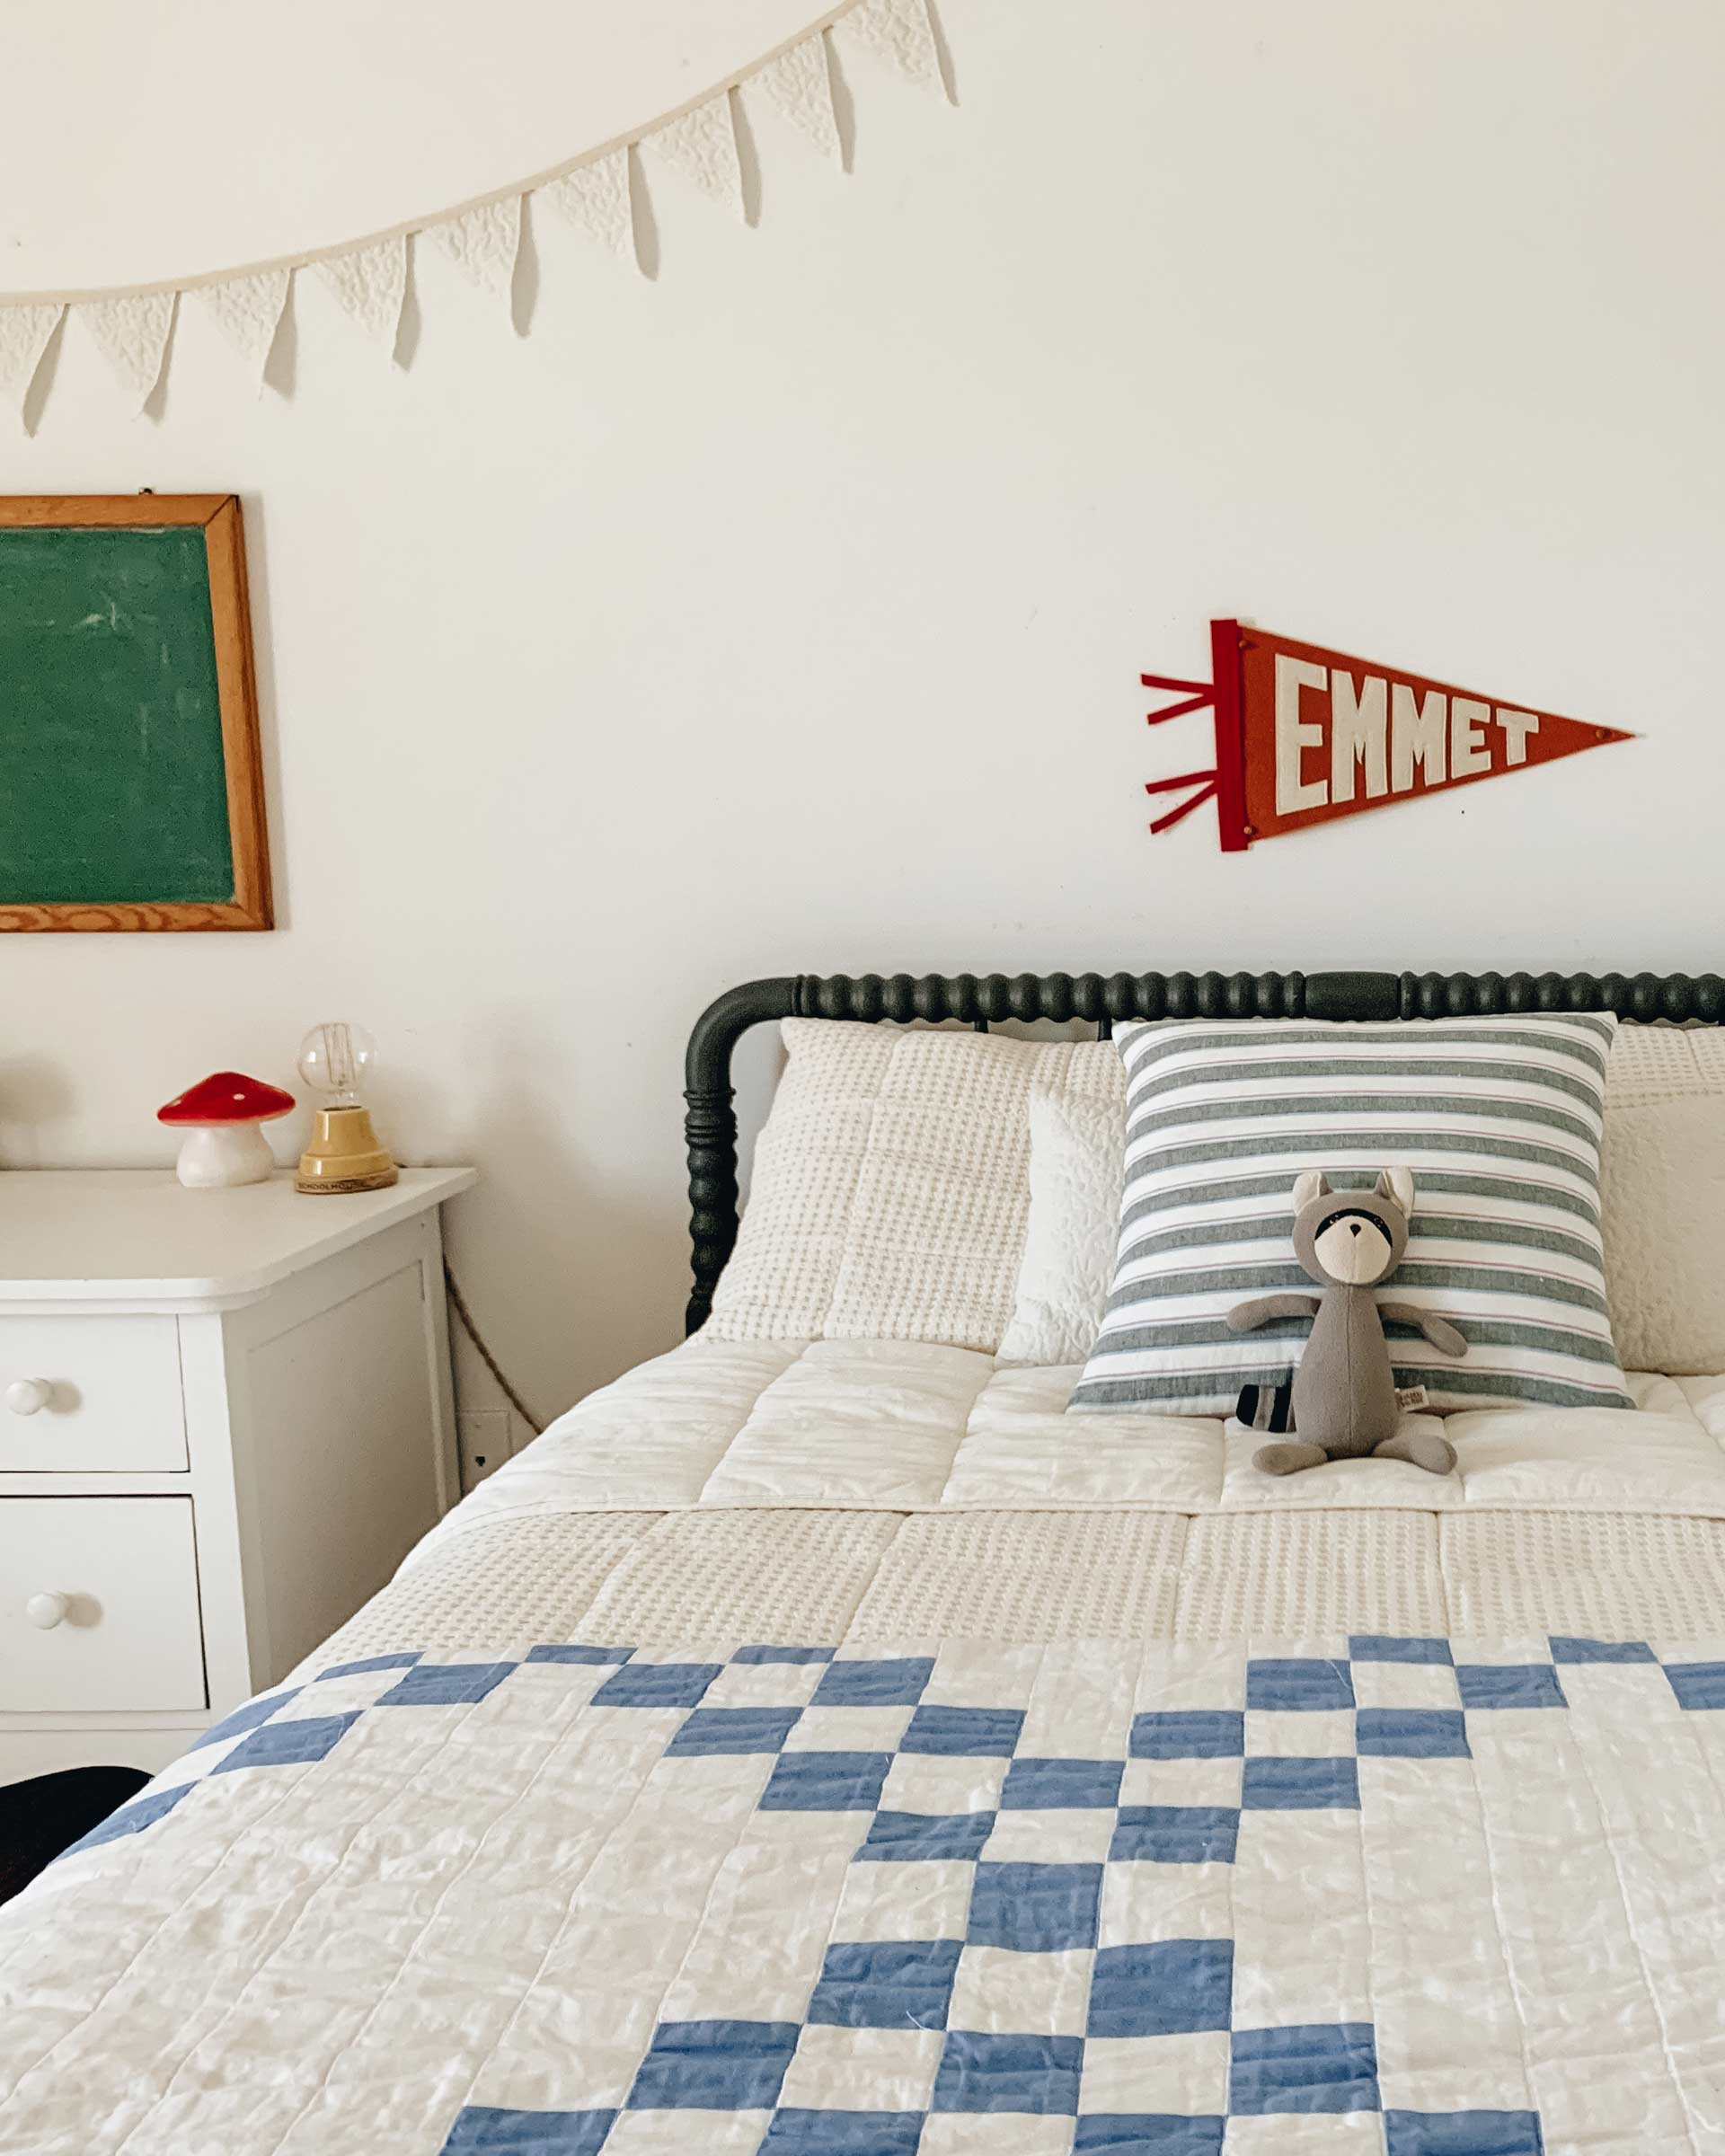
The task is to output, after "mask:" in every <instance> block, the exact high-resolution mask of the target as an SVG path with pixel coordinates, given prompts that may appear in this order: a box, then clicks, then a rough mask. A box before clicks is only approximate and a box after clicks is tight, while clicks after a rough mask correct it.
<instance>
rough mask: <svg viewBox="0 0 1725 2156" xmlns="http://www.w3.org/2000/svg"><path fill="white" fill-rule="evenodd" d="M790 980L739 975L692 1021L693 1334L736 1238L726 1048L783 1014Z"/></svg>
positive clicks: (793, 989) (791, 998) (687, 1086)
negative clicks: (734, 985) (740, 982)
mask: <svg viewBox="0 0 1725 2156" xmlns="http://www.w3.org/2000/svg"><path fill="white" fill-rule="evenodd" d="M796 1007H797V983H796V981H795V979H794V978H792V977H791V976H783V977H781V978H779V979H776V980H764V981H745V982H744V983H743V985H741V986H740V987H739V988H731V989H728V990H727V991H726V993H725V994H723V995H721V996H720V997H719V999H718V1000H717V1002H715V1003H709V1004H708V1005H707V1007H706V1009H705V1010H704V1011H703V1012H702V1013H701V1015H700V1017H699V1018H698V1019H696V1021H695V1022H694V1032H692V1033H691V1034H690V1035H689V1052H688V1058H687V1061H686V1065H685V1072H684V1093H683V1098H684V1100H686V1101H687V1103H688V1109H687V1112H686V1115H685V1116H684V1118H683V1135H684V1138H685V1140H686V1144H687V1145H688V1153H689V1243H690V1260H689V1262H690V1267H691V1269H692V1270H693V1272H694V1292H693V1293H692V1294H690V1296H689V1304H688V1309H687V1311H686V1312H685V1314H684V1330H685V1331H686V1332H697V1331H699V1330H700V1329H701V1327H702V1326H703V1325H704V1324H705V1323H706V1321H707V1315H708V1312H710V1311H711V1310H712V1291H713V1289H714V1287H715V1286H717V1285H718V1281H719V1276H720V1274H721V1272H723V1271H724V1269H725V1260H726V1259H727V1258H729V1257H730V1252H731V1247H732V1245H733V1244H734V1243H735V1242H736V1241H737V1110H736V1109H735V1108H734V1106H733V1105H732V1103H733V1102H734V1100H736V1097H737V1094H736V1088H735V1087H734V1086H733V1085H732V1084H731V1082H730V1056H731V1050H732V1049H733V1048H734V1047H736V1046H737V1043H738V1041H739V1039H740V1038H742V1036H743V1035H744V1034H745V1033H746V1032H747V1030H748V1029H749V1028H750V1027H751V1026H757V1025H760V1024H761V1023H763V1022H764V1021H766V1020H769V1019H775V1018H789V1017H790V1015H791V1013H792V1012H793V1011H794V1010H795V1009H796Z"/></svg>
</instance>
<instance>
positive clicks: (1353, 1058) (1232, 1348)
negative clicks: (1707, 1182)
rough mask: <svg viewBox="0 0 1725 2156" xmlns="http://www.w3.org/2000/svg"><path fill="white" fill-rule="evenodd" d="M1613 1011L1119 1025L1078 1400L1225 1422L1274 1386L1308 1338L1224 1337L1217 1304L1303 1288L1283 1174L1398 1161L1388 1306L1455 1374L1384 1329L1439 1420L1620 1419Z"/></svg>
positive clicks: (1279, 1334) (1623, 1401)
mask: <svg viewBox="0 0 1725 2156" xmlns="http://www.w3.org/2000/svg"><path fill="white" fill-rule="evenodd" d="M1615 1027H1616V1021H1615V1019H1614V1018H1613V1017H1611V1016H1609V1015H1603V1014H1600V1013H1597V1012H1585V1013H1577V1014H1575V1015H1572V1016H1562V1017H1555V1016H1553V1017H1537V1018H1524V1017H1512V1018H1477V1019H1473V1018H1470V1019H1438V1020H1415V1021H1401V1022H1398V1023H1395V1024H1391V1025H1355V1024H1338V1025H1324V1024H1319V1023H1314V1022H1308V1021H1305V1020H1300V1019H1290V1020H1276V1021H1265V1020H1242V1021H1216V1022H1212V1021H1204V1020H1199V1021H1173V1022H1169V1021H1162V1022H1157V1023H1153V1024H1145V1025H1127V1026H1122V1027H1120V1028H1119V1031H1118V1033H1117V1035H1116V1043H1117V1045H1118V1047H1119V1052H1120V1056H1121V1058H1122V1061H1123V1062H1124V1064H1125V1066H1126V1080H1127V1133H1126V1177H1125V1186H1124V1191H1123V1195H1122V1199H1121V1213H1120V1237H1119V1256H1118V1259H1117V1262H1116V1266H1115V1271H1114V1284H1113V1286H1112V1288H1111V1290H1110V1294H1109V1301H1108V1313H1107V1317H1106V1319H1105V1321H1104V1322H1103V1326H1102V1330H1101V1335H1100V1337H1099V1338H1098V1339H1097V1341H1096V1344H1095V1346H1094V1347H1092V1350H1091V1355H1090V1359H1089V1361H1088V1363H1087V1364H1086V1365H1085V1368H1084V1376H1083V1377H1082V1378H1081V1380H1080V1381H1079V1383H1078V1386H1077V1389H1076V1391H1075V1392H1074V1394H1073V1397H1072V1405H1073V1407H1075V1408H1077V1409H1109V1408H1117V1409H1131V1410H1134V1411H1136V1412H1137V1413H1140V1414H1142V1413H1144V1412H1146V1411H1148V1412H1151V1413H1155V1412H1158V1411H1160V1412H1165V1413H1168V1414H1174V1415H1226V1414H1231V1413H1232V1412H1233V1409H1234V1403H1235V1401H1236V1400H1237V1398H1238V1396H1239V1392H1240V1388H1241V1387H1242V1385H1243V1384H1246V1383H1257V1384H1261V1385H1274V1384H1277V1383H1280V1382H1281V1381H1282V1380H1283V1379H1285V1378H1286V1377H1287V1374H1288V1372H1289V1371H1290V1370H1291V1369H1292V1367H1293V1366H1294V1365H1295V1364H1296V1362H1297V1360H1298V1358H1299V1354H1300V1350H1301V1347H1302V1346H1303V1344H1304V1342H1305V1336H1306V1333H1307V1331H1308V1330H1309V1326H1308V1324H1307V1322H1306V1321H1305V1320H1304V1319H1298V1318H1293V1319H1284V1320H1279V1321H1276V1322H1274V1323H1272V1324H1269V1325H1266V1326H1262V1327H1261V1328H1260V1329H1259V1330H1257V1331H1255V1332H1252V1333H1248V1334H1243V1335H1241V1334H1235V1333H1233V1332H1230V1331H1229V1330H1228V1327H1227V1324H1226V1316H1227V1312H1229V1311H1230V1310H1231V1309H1232V1308H1233V1307H1234V1304H1235V1303H1242V1302H1244V1301H1246V1300H1247V1299H1248V1298H1249V1297H1252V1296H1257V1295H1261V1294H1269V1293H1271V1292H1273V1291H1274V1290H1276V1289H1278V1288H1287V1289H1292V1290H1295V1291H1296V1292H1298V1293H1303V1294H1310V1293H1311V1292H1313V1283H1312V1282H1311V1281H1310V1280H1309V1279H1308V1278H1307V1277H1306V1276H1305V1272H1304V1271H1303V1269H1302V1268H1301V1267H1300V1266H1299V1264H1298V1262H1297V1261H1296V1259H1295V1256H1294V1252H1293V1246H1292V1235H1293V1225H1294V1206H1293V1188H1294V1179H1295V1177H1296V1175H1298V1174H1299V1173H1300V1171H1302V1170H1303V1169H1306V1168H1320V1169H1322V1170H1323V1171H1324V1172H1325V1173H1326V1174H1327V1175H1328V1176H1329V1178H1330V1180H1331V1184H1332V1185H1334V1187H1335V1188H1337V1189H1339V1190H1347V1189H1356V1188H1369V1187H1370V1186H1371V1185H1372V1184H1373V1183H1374V1182H1376V1179H1377V1176H1378V1172H1379V1171H1380V1170H1382V1169H1384V1168H1386V1167H1405V1168H1411V1170H1412V1171H1413V1175H1414V1181H1415V1187H1416V1199H1415V1206H1414V1215H1413V1226H1412V1233H1411V1236H1410V1238H1409V1241H1408V1248H1407V1253H1406V1255H1405V1257H1404V1258H1403V1259H1402V1264H1401V1266H1400V1268H1398V1269H1397V1271H1396V1273H1395V1274H1394V1276H1393V1294H1394V1295H1395V1297H1396V1298H1397V1299H1398V1300H1400V1301H1403V1302H1408V1303H1415V1304H1418V1305H1419V1306H1420V1307H1422V1308H1425V1309H1429V1310H1431V1311H1433V1312H1438V1313H1440V1314H1441V1315H1443V1316H1445V1317H1447V1318H1449V1319H1451V1320H1452V1321H1454V1322H1455V1324H1456V1325H1458V1326H1459V1327H1460V1329H1461V1330H1462V1331H1463V1333H1464V1335H1465V1336H1466V1339H1467V1342H1468V1353H1467V1356H1466V1357H1465V1359H1464V1360H1463V1361H1460V1362H1452V1361H1451V1360H1449V1359H1448V1358H1447V1357H1446V1356H1442V1355H1440V1354H1439V1353H1438V1351H1437V1350H1436V1349H1435V1348H1432V1347H1428V1346H1427V1344H1426V1343H1425V1342H1424V1341H1423V1340H1422V1339H1420V1338H1419V1337H1418V1336H1417V1335H1416V1334H1414V1333H1413V1332H1412V1331H1411V1329H1409V1328H1408V1327H1406V1326H1400V1325H1394V1326H1390V1327H1387V1328H1386V1331H1387V1332H1388V1335H1389V1340H1390V1353H1391V1356H1392V1358H1393V1363H1394V1365H1395V1372H1396V1383H1398V1384H1400V1385H1407V1386H1412V1385H1424V1386H1425V1387H1426V1388H1427V1392H1428V1394H1429V1402H1430V1406H1431V1408H1432V1409H1434V1410H1435V1411H1436V1412H1437V1413H1438V1414H1450V1413H1454V1412H1455V1411H1457V1410H1459V1409H1464V1408H1473V1407H1481V1406H1494V1405H1505V1404H1514V1403H1517V1402H1522V1403H1527V1404H1534V1403H1538V1404H1542V1405H1546V1406H1556V1407H1606V1408H1627V1407H1631V1406H1632V1404H1633V1402H1632V1401H1631V1399H1630V1396H1629V1392H1628V1390H1627V1388H1626V1386H1625V1384H1624V1383H1623V1371H1622V1370H1621V1368H1620V1367H1619V1365H1618V1360H1617V1350H1616V1347H1615V1346H1614V1343H1613V1339H1612V1330H1611V1313H1610V1308H1609V1304H1608V1303H1607V1299H1606V1283H1605V1277H1604V1268H1603V1259H1602V1253H1601V1247H1600V1229H1599V1219H1600V1213H1599V1141H1600V1134H1601V1128H1602V1121H1603V1109H1604V1103H1605V1090H1606V1056H1607V1055H1608V1053H1609V1051H1610V1048H1611V1043H1612V1038H1613V1035H1614V1030H1615Z"/></svg>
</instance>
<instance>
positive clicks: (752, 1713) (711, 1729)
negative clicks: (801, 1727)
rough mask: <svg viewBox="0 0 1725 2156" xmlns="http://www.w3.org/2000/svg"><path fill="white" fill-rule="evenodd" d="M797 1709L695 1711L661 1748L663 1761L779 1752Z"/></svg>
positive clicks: (705, 1708) (794, 1721)
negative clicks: (723, 1754)
mask: <svg viewBox="0 0 1725 2156" xmlns="http://www.w3.org/2000/svg"><path fill="white" fill-rule="evenodd" d="M801 1712H802V1710H801V1707H697V1708H696V1709H695V1710H694V1712H693V1713H692V1714H691V1715H690V1716H689V1718H688V1719H687V1720H686V1722H685V1723H684V1724H683V1727H681V1728H680V1729H679V1730H678V1731H677V1735H676V1736H674V1737H673V1738H672V1739H671V1741H670V1743H669V1744H668V1745H667V1746H666V1747H665V1756H666V1758H667V1759H674V1758H687V1757H689V1756H690V1755H691V1754H694V1755H696V1756H698V1757H702V1758H707V1757H711V1756H712V1754H717V1753H722V1752H782V1751H783V1749H784V1740H785V1738H786V1737H787V1736H790V1734H791V1732H792V1729H794V1728H795V1727H796V1726H797V1718H798V1717H799V1715H801Z"/></svg>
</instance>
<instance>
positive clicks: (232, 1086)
mask: <svg viewBox="0 0 1725 2156" xmlns="http://www.w3.org/2000/svg"><path fill="white" fill-rule="evenodd" d="M293 1105H294V1096H293V1095H292V1094H291V1093H284V1092H283V1091H282V1090H281V1088H280V1087H279V1085H266V1084H265V1083H264V1082H263V1080H262V1079H261V1078H248V1077H247V1076H246V1075H245V1074H244V1072H243V1071H212V1072H211V1073H210V1074H209V1076H208V1078H200V1079H199V1081H198V1082H197V1084H196V1085H189V1086H188V1087H187V1088H186V1090H185V1091H184V1092H183V1093H177V1094H176V1095H175V1096H174V1098H173V1100H170V1101H169V1102H168V1104H167V1106H166V1107H165V1108H158V1109H156V1111H155V1119H156V1121H157V1122H158V1123H269V1122H271V1121H273V1119H274V1118H276V1117H277V1116H285V1115H286V1114H287V1113H288V1109H290V1108H292V1107H293Z"/></svg>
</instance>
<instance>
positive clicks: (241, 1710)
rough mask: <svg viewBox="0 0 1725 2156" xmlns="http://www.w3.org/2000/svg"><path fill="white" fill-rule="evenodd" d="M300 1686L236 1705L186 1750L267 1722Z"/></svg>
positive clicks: (330, 1673)
mask: <svg viewBox="0 0 1725 2156" xmlns="http://www.w3.org/2000/svg"><path fill="white" fill-rule="evenodd" d="M324 1674H325V1675H339V1674H341V1673H340V1672H339V1671H325V1673H324ZM300 1691H301V1687H300V1686H299V1685H297V1684H292V1685H289V1687H288V1690H287V1691H286V1692H268V1693H266V1694H265V1696H264V1697H263V1698H262V1699H261V1700H248V1701H246V1702H245V1704H244V1706H243V1707H236V1708H235V1709H234V1711H233V1713H232V1714H225V1715H224V1716H223V1717H222V1719H221V1720H220V1721H219V1722H216V1723H213V1724H212V1725H211V1726H210V1727H209V1728H208V1729H206V1730H205V1731H204V1734H203V1735H202V1736H200V1737H199V1739H198V1741H197V1743H196V1744H192V1745H187V1746H186V1749H187V1751H188V1752H201V1751H202V1750H203V1748H204V1746H205V1745H219V1744H220V1743H221V1742H222V1740H223V1738H224V1737H228V1736H240V1735H241V1733H242V1732H243V1731H244V1730H247V1729H255V1728H256V1727H258V1725H259V1724H260V1723H261V1722H267V1721H268V1720H269V1719H270V1716H271V1715H272V1714H273V1713H274V1712H275V1711H276V1710H277V1708H278V1707H285V1706H286V1705H287V1704H288V1701H289V1700H294V1699H297V1698H298V1697H299V1693H300Z"/></svg>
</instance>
